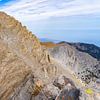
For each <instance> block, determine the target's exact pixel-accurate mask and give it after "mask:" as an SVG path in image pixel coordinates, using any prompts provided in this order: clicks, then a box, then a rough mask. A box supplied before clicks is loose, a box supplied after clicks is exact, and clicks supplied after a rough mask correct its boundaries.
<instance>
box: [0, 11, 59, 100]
mask: <svg viewBox="0 0 100 100" xmlns="http://www.w3.org/2000/svg"><path fill="white" fill-rule="evenodd" d="M60 73H61V70H60V65H59V64H57V63H56V62H55V61H53V60H52V61H51V58H50V56H49V53H48V52H47V51H46V50H45V48H41V45H40V42H39V40H38V39H37V38H36V36H35V35H33V34H32V33H31V32H29V31H28V30H27V29H26V27H25V26H22V25H21V23H20V22H18V21H17V20H15V19H14V18H13V17H11V16H9V15H7V14H6V13H4V12H0V100H8V99H10V100H30V98H31V96H32V94H31V92H30V93H28V91H30V90H29V88H28V87H30V86H31V87H32V89H33V91H34V86H33V85H34V82H32V81H28V80H29V79H27V81H26V82H25V80H26V78H27V77H28V76H30V77H31V74H33V76H34V77H36V78H37V79H39V80H42V81H43V84H46V83H48V82H50V81H51V80H52V78H53V77H55V75H57V74H60ZM34 79H35V78H34ZM37 91H38V90H37ZM33 96H34V95H33Z"/></svg>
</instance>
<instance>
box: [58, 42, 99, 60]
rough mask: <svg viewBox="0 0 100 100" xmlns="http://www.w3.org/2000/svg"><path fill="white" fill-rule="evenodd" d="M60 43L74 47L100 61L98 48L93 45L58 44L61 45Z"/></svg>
mask: <svg viewBox="0 0 100 100" xmlns="http://www.w3.org/2000/svg"><path fill="white" fill-rule="evenodd" d="M62 43H65V44H69V45H71V46H73V47H75V48H76V49H77V50H79V51H81V52H85V53H88V54H89V55H91V56H92V57H94V58H96V59H97V60H100V47H98V46H96V45H94V44H86V43H69V42H60V43H59V44H62Z"/></svg>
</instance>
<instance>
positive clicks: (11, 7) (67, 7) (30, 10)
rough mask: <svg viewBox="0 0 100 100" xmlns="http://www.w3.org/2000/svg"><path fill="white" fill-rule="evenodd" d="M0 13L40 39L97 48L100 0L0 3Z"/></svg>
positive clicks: (11, 0) (9, 0)
mask: <svg viewBox="0 0 100 100" xmlns="http://www.w3.org/2000/svg"><path fill="white" fill-rule="evenodd" d="M0 11H5V12H7V13H8V14H10V15H12V16H14V17H15V18H16V19H18V20H19V21H21V22H22V23H23V25H26V26H27V27H28V29H29V30H31V31H32V32H33V33H34V34H36V36H38V37H39V38H49V39H54V40H65V41H69V42H70V41H71V42H87V43H93V44H96V45H99V46H100V39H99V38H100V0H0Z"/></svg>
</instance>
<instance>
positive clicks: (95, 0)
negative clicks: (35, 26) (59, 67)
mask: <svg viewBox="0 0 100 100" xmlns="http://www.w3.org/2000/svg"><path fill="white" fill-rule="evenodd" d="M1 11H5V12H7V13H8V14H11V15H13V16H14V17H16V18H17V19H19V20H20V21H29V20H39V19H45V18H49V17H52V16H53V17H56V16H57V17H61V16H72V15H84V14H96V13H97V14H98V13H100V1H99V0H16V2H10V3H8V4H6V5H5V6H4V7H3V8H1Z"/></svg>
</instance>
